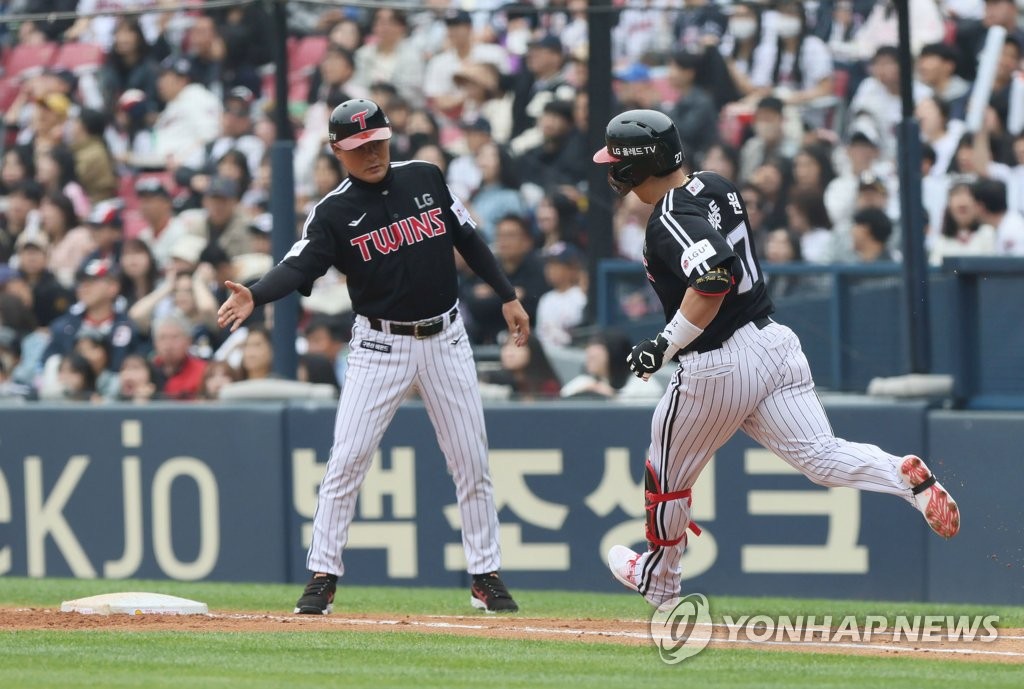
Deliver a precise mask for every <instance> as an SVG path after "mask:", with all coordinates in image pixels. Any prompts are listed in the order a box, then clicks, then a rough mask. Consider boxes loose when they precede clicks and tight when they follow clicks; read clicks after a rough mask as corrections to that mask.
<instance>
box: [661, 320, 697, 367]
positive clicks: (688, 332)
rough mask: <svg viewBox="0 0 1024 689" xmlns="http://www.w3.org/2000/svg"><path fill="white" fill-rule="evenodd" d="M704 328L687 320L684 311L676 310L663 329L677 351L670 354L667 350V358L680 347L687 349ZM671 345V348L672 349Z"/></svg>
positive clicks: (662, 332) (663, 332)
mask: <svg viewBox="0 0 1024 689" xmlns="http://www.w3.org/2000/svg"><path fill="white" fill-rule="evenodd" d="M703 332H704V330H703V328H698V327H697V326H695V325H694V324H693V323H691V322H690V321H688V320H686V316H684V315H683V312H682V311H676V315H675V316H674V317H673V318H672V320H670V321H669V322H668V325H666V326H665V329H664V330H662V331H661V334H662V335H663V336H664V337H665V339H666V340H668V342H669V344H670V345H672V347H675V348H676V349H675V351H673V352H672V354H669V353H668V351H666V352H665V358H666V359H668V358H671V357H672V356H673V355H674V354H675V353H676V352H677V351H679V350H680V349H686V348H687V347H688V346H690V343H691V342H693V341H694V340H696V339H697V338H698V337H700V336H701V333H703ZM672 347H669V350H671V349H672Z"/></svg>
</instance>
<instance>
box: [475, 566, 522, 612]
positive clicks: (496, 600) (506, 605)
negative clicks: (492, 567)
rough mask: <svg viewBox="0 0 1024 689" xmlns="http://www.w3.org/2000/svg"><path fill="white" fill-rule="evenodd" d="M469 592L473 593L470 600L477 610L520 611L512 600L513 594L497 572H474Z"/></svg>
mask: <svg viewBox="0 0 1024 689" xmlns="http://www.w3.org/2000/svg"><path fill="white" fill-rule="evenodd" d="M469 592H470V593H472V594H473V597H472V598H470V599H469V602H470V604H471V605H472V606H473V607H474V608H476V609H477V610H483V611H484V612H488V613H495V612H519V606H518V605H516V602H515V601H514V600H512V594H511V593H509V592H508V588H507V587H506V586H505V582H503V581H502V580H501V577H500V576H499V575H498V573H497V572H490V573H488V574H474V575H473V585H472V586H471V587H470V588H469Z"/></svg>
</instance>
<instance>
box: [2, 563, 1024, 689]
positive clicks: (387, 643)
mask: <svg viewBox="0 0 1024 689" xmlns="http://www.w3.org/2000/svg"><path fill="white" fill-rule="evenodd" d="M300 589H301V586H295V585H277V584H274V585H267V584H219V583H183V582H167V581H97V580H71V579H43V580H39V579H23V578H3V577H0V605H2V606H31V607H46V608H55V607H57V606H59V605H60V602H61V601H62V600H68V599H72V598H79V597H83V596H88V595H94V594H97V593H105V592H112V591H131V590H136V591H138V590H143V591H153V592H159V593H169V594H173V595H179V596H185V597H188V598H193V599H197V600H202V601H205V602H206V603H208V604H209V605H210V607H211V608H213V609H222V610H270V611H278V612H285V611H287V610H289V609H290V607H291V604H292V603H293V602H294V599H295V598H296V597H297V595H298V593H299V592H300ZM516 596H517V599H518V600H519V602H520V604H521V606H522V607H523V613H524V614H525V615H529V616H536V617H573V618H575V617H591V618H627V619H644V618H646V616H647V615H648V609H647V607H646V606H645V604H644V603H643V601H642V600H641V599H640V598H639V597H638V596H635V595H631V594H628V593H623V594H582V593H575V592H551V591H548V592H540V591H516ZM466 599H467V592H465V591H463V590H461V589H407V588H363V587H359V588H356V587H351V588H345V587H343V588H341V589H339V598H338V601H337V603H336V606H337V610H338V611H339V612H341V611H352V612H383V613H391V614H401V613H413V614H471V612H470V610H469V608H468V605H467V600H466ZM711 604H712V612H713V613H714V616H715V617H720V615H722V614H728V615H737V614H741V615H753V614H759V613H764V614H788V615H799V614H804V615H810V614H814V615H816V616H818V618H819V619H820V617H821V616H823V615H829V614H831V615H833V616H841V615H843V614H847V613H852V614H860V615H865V614H888V615H890V616H892V615H897V614H908V615H913V614H922V615H923V614H942V615H946V614H992V613H995V614H1000V615H1002V617H1003V621H1002V626H1024V609H1022V608H1009V607H1005V606H996V607H992V606H988V607H986V606H964V605H957V606H948V605H940V604H932V603H929V604H909V603H907V604H903V603H900V604H894V603H864V602H849V601H813V600H792V599H777V598H725V597H712V598H711ZM1020 677H1021V666H1020V665H999V664H993V663H973V662H964V661H951V660H947V659H942V658H928V659H912V658H906V657H898V656H897V657H856V656H837V655H823V654H804V653H780V652H772V651H761V650H757V649H749V648H713V649H709V650H706V651H704V652H703V653H701V654H700V655H698V656H696V657H695V658H691V659H689V660H687V661H686V662H684V663H682V664H680V665H676V666H671V667H669V666H665V665H662V664H661V663H660V662H659V661H658V658H657V655H656V652H655V651H654V649H653V648H651V647H647V646H618V645H610V644H607V645H606V644H583V643H575V642H571V641H510V640H504V639H487V638H472V637H467V636H449V635H443V634H416V633H404V632H403V633H401V634H398V633H389V632H357V633H345V632H337V633H323V632H306V631H296V632H288V633H252V634H242V633H191V632H180V633H178V632H107V631H95V630H93V631H80V632H58V631H24V632H10V631H3V630H0V687H2V688H3V689H22V688H25V689H28V688H30V687H31V688H32V689H46V688H48V687H54V688H56V687H60V689H67V688H71V687H104V688H106V687H111V688H114V687H146V688H150V687H157V688H158V687H189V689H193V688H205V687H215V688H221V687H246V688H249V687H253V688H260V687H268V688H269V687H287V689H300V688H303V687H316V688H317V689H324V688H325V687H333V686H344V687H346V688H348V687H409V686H414V687H415V688H416V689H431V688H433V687H438V688H443V689H454V688H456V687H472V688H474V689H476V688H479V687H489V688H490V687H494V688H498V687H566V686H567V685H569V684H570V683H572V684H575V685H578V686H580V687H588V688H589V687H634V686H637V685H642V686H643V687H645V688H646V687H661V686H665V687H668V686H671V687H709V688H717V687H723V688H724V687H730V688H732V687H736V688H740V687H742V688H744V689H745V688H747V687H779V688H780V689H790V688H802V687H808V688H811V687H814V688H819V687H858V688H860V687H864V686H871V685H877V686H885V687H886V689H920V687H921V686H926V685H928V684H930V683H938V682H939V681H942V682H943V683H944V684H943V686H970V687H971V689H987V688H989V687H992V688H996V687H1014V688H1016V687H1019V686H1021V682H1020Z"/></svg>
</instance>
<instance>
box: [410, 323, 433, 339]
mask: <svg viewBox="0 0 1024 689" xmlns="http://www.w3.org/2000/svg"><path fill="white" fill-rule="evenodd" d="M436 323H437V321H428V322H426V323H416V324H414V325H413V326H412V335H413V337H415V338H416V339H417V340H425V339H427V338H428V337H430V335H421V334H420V328H428V327H430V326H432V325H434V324H436Z"/></svg>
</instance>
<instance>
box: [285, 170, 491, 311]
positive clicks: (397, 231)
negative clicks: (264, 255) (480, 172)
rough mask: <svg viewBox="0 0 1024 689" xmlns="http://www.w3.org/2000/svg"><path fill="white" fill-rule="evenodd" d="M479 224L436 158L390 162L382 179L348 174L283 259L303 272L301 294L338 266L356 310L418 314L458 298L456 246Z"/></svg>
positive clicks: (315, 211) (308, 220) (316, 210)
mask: <svg viewBox="0 0 1024 689" xmlns="http://www.w3.org/2000/svg"><path fill="white" fill-rule="evenodd" d="M474 232H475V229H474V225H473V222H472V220H471V219H470V216H469V213H468V211H467V210H466V208H465V206H463V205H462V202H461V201H459V200H458V199H456V198H453V196H452V193H451V191H450V190H449V188H448V186H447V184H445V180H444V175H443V174H442V173H441V170H440V169H439V168H437V166H435V165H432V164H430V163H427V162H423V161H418V160H413V161H408V162H403V163H392V165H391V170H390V171H389V173H388V176H387V177H385V178H384V180H382V181H381V182H379V183H377V184H369V183H367V182H363V181H361V180H358V179H355V178H352V177H350V178H349V179H346V180H345V181H344V182H342V183H341V184H340V185H338V187H337V188H336V189H334V190H333V191H332V192H330V193H329V194H327V195H326V196H325V197H324V198H323V199H322V200H321V201H320V202H319V203H318V204H317V205H316V207H315V208H314V209H313V210H312V212H310V214H309V217H308V218H306V223H305V225H304V226H303V229H302V237H301V238H300V239H299V241H298V242H296V243H295V245H294V246H293V247H292V249H291V251H289V252H288V255H287V256H286V257H285V259H284V261H283V263H285V264H287V265H290V266H292V267H294V268H297V269H298V270H300V271H301V272H302V274H303V275H304V276H306V281H305V283H304V284H303V285H302V286H301V287H300V288H299V291H300V292H301V293H302V294H306V295H308V294H309V291H310V289H311V288H312V285H313V282H314V281H315V280H316V279H317V278H318V277H320V276H321V275H323V274H324V273H325V272H326V271H327V269H328V268H329V267H331V266H334V267H335V268H337V269H338V270H339V271H341V272H342V273H344V274H345V276H346V278H347V282H348V289H349V294H350V295H351V297H352V310H353V311H355V312H356V313H358V314H360V315H363V316H367V317H370V318H382V319H385V320H393V321H417V320H423V319H425V318H430V317H431V316H436V315H438V314H441V313H444V312H445V311H447V310H449V309H451V307H452V306H453V305H454V304H455V300H456V297H457V294H458V276H457V273H456V270H455V258H454V256H453V254H452V249H453V247H456V246H457V245H458V244H459V243H460V242H461V241H462V240H464V239H466V238H468V237H469V235H471V234H473V233H474Z"/></svg>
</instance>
